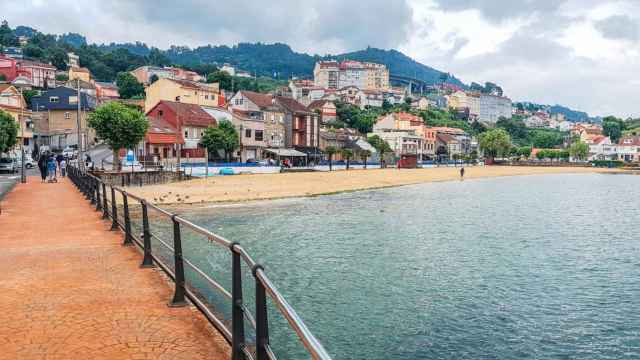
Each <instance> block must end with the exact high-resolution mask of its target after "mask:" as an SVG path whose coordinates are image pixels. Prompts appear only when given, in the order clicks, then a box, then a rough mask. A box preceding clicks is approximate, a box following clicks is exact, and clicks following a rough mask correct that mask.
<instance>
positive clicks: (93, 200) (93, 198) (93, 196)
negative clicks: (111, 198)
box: [87, 177, 96, 205]
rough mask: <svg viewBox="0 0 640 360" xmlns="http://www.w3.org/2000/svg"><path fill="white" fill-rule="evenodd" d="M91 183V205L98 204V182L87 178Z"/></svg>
mask: <svg viewBox="0 0 640 360" xmlns="http://www.w3.org/2000/svg"><path fill="white" fill-rule="evenodd" d="M87 181H88V183H89V194H91V195H90V196H91V205H95V204H96V181H95V180H93V178H91V177H87Z"/></svg>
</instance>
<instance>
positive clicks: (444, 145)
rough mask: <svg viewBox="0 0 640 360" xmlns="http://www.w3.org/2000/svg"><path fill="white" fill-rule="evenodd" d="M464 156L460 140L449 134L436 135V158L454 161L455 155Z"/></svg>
mask: <svg viewBox="0 0 640 360" xmlns="http://www.w3.org/2000/svg"><path fill="white" fill-rule="evenodd" d="M460 154H462V145H461V143H460V141H459V140H458V139H456V138H455V137H454V136H452V135H449V134H443V133H438V134H437V135H436V157H437V158H438V160H447V159H453V157H454V156H455V155H460Z"/></svg>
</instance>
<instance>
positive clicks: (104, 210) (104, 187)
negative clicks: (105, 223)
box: [102, 183, 109, 219]
mask: <svg viewBox="0 0 640 360" xmlns="http://www.w3.org/2000/svg"><path fill="white" fill-rule="evenodd" d="M108 217H109V206H108V204H107V185H106V184H105V183H102V218H103V219H107V218H108Z"/></svg>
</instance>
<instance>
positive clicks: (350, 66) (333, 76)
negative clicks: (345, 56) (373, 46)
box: [313, 60, 390, 90]
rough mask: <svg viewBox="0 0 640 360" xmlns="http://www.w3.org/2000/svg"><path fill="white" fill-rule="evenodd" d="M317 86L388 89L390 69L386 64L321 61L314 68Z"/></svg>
mask: <svg viewBox="0 0 640 360" xmlns="http://www.w3.org/2000/svg"><path fill="white" fill-rule="evenodd" d="M313 75H314V82H315V84H316V86H319V87H322V88H325V89H335V90H337V89H341V88H343V87H347V86H355V87H357V88H359V89H363V90H386V89H389V88H390V85H389V70H388V69H387V67H386V66H385V65H382V64H376V63H368V62H360V61H352V60H345V61H343V62H341V63H338V62H337V61H319V62H317V63H316V66H315V68H314V70H313Z"/></svg>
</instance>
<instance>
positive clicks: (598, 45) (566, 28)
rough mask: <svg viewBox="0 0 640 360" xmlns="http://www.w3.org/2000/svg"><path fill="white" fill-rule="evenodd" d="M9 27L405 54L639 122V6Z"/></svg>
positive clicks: (48, 9) (335, 8)
mask: <svg viewBox="0 0 640 360" xmlns="http://www.w3.org/2000/svg"><path fill="white" fill-rule="evenodd" d="M2 8H3V10H2V15H0V17H3V18H6V19H7V20H8V21H9V22H10V24H11V25H14V26H15V25H28V26H32V27H35V28H37V29H39V30H41V31H43V32H47V33H65V32H78V33H81V34H85V35H86V36H87V38H88V39H89V41H92V42H98V43H101V42H111V41H115V42H126V41H143V42H146V43H148V44H150V45H153V46H158V47H162V48H166V47H168V46H169V45H189V46H198V45H204V44H214V45H218V44H227V45H230V44H235V43H237V42H243V41H244V42H256V41H262V42H284V43H288V44H290V45H291V46H292V48H293V49H294V50H297V51H304V52H309V53H318V54H324V53H339V52H343V51H350V50H357V49H362V48H364V47H366V46H369V45H370V46H374V47H383V48H397V49H399V50H401V51H403V52H405V53H406V54H407V55H409V56H411V57H413V58H415V59H416V60H418V61H421V62H423V63H425V64H426V65H429V66H432V67H435V68H438V69H441V70H444V71H448V72H451V73H453V74H455V75H456V76H457V77H459V78H461V79H462V80H463V81H465V82H471V81H476V82H484V81H493V82H496V83H498V84H500V85H501V86H502V87H503V88H504V89H505V91H506V92H507V94H508V95H509V96H511V97H512V98H513V99H514V100H531V101H537V102H543V103H550V104H555V103H560V104H563V105H568V106H571V107H574V108H577V109H580V110H585V111H588V112H590V113H592V114H594V115H605V114H609V113H613V114H616V115H618V116H630V115H633V116H640V110H639V109H638V108H636V104H635V103H634V101H633V100H634V97H635V94H637V89H638V84H639V82H640V79H639V78H640V75H638V74H640V41H639V39H640V35H639V34H638V33H637V29H638V28H637V26H640V25H639V24H640V20H638V19H639V17H638V16H637V15H635V14H639V13H640V2H638V1H635V0H615V1H607V0H536V1H532V0H512V1H494V0H402V1H393V2H389V1H384V0H353V1H349V2H346V1H343V0H308V1H304V2H301V1H298V0H276V1H271V2H268V3H265V2H263V1H257V0H236V1H231V2H229V1H227V2H220V1H211V0H185V1H181V2H178V3H176V2H174V1H167V0H158V1H151V0H139V1H129V0H111V1H100V0H86V1H72V0H49V1H43V0H4V1H3V6H2Z"/></svg>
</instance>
